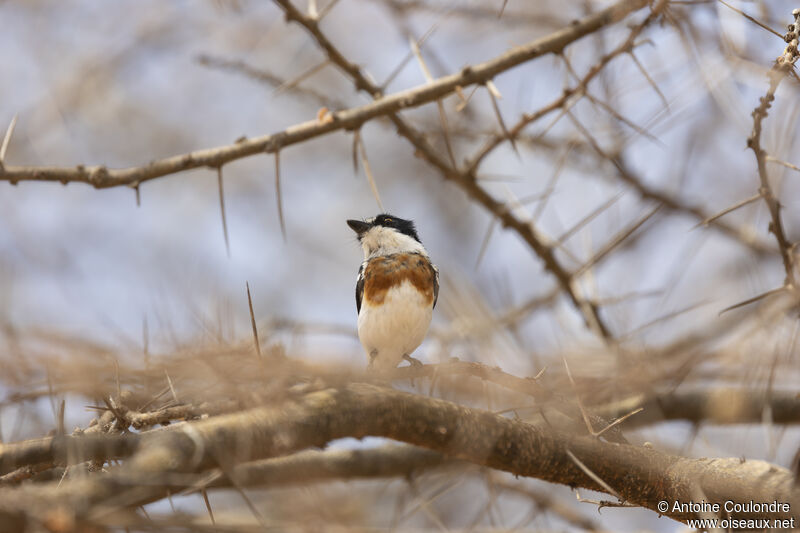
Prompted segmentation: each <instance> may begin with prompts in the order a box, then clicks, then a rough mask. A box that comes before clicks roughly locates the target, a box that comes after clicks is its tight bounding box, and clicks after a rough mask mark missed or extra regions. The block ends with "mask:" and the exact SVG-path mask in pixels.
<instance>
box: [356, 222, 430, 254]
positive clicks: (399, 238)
mask: <svg viewBox="0 0 800 533" xmlns="http://www.w3.org/2000/svg"><path fill="white" fill-rule="evenodd" d="M361 247H362V248H363V249H364V260H365V261H366V260H368V259H372V258H373V257H380V256H382V255H389V254H398V253H419V254H422V255H425V256H427V255H428V252H427V251H426V250H425V247H424V246H422V244H421V243H419V242H418V241H417V240H415V239H414V238H413V237H409V236H408V235H406V234H404V233H400V232H399V231H396V230H394V229H392V228H387V227H384V226H374V227H372V228H370V229H368V230H367V232H366V233H364V235H362V236H361Z"/></svg>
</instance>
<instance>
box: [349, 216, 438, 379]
mask: <svg viewBox="0 0 800 533" xmlns="http://www.w3.org/2000/svg"><path fill="white" fill-rule="evenodd" d="M347 225H348V226H350V228H352V229H353V231H355V232H356V234H358V240H359V242H360V243H361V247H362V248H363V249H364V262H363V263H361V268H359V269H358V278H357V282H356V309H357V310H358V338H359V339H360V340H361V345H362V346H364V351H366V352H367V357H368V359H369V367H368V368H370V369H374V370H388V369H392V368H395V367H397V365H398V364H400V361H402V360H403V359H405V360H406V361H408V362H409V363H411V364H412V365H420V364H422V363H420V362H419V361H418V360H417V359H414V358H413V357H411V353H412V352H413V351H414V350H416V349H417V347H418V346H419V345H420V344H421V343H422V341H423V339H424V338H425V334H426V333H427V332H428V326H429V325H430V323H431V315H432V314H433V308H434V307H436V300H437V299H438V297H439V270H438V269H437V268H436V266H435V265H434V264H433V263H431V260H430V258H429V257H428V252H427V251H426V250H425V247H424V246H422V243H421V242H420V240H419V236H418V235H417V230H416V228H415V227H414V223H413V222H411V221H410V220H403V219H402V218H397V217H395V216H392V215H387V214H381V215H378V216H376V217H374V218H370V219H367V220H364V221H361V220H348V221H347Z"/></svg>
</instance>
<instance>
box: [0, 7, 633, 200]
mask: <svg viewBox="0 0 800 533" xmlns="http://www.w3.org/2000/svg"><path fill="white" fill-rule="evenodd" d="M283 4H285V5H282V6H281V7H284V8H291V10H293V11H295V12H297V13H298V14H299V11H297V10H296V9H295V8H294V6H291V4H289V3H288V2H283ZM646 4H647V1H646V0H623V1H621V2H618V3H617V4H614V5H613V6H611V7H609V8H607V9H604V10H602V11H599V12H597V13H595V14H592V15H590V16H587V17H584V18H583V19H581V20H579V21H577V22H576V23H575V24H573V25H571V26H569V27H568V28H564V29H562V30H560V31H557V32H554V33H553V34H551V35H548V36H546V37H543V38H541V39H536V40H534V41H531V42H530V43H528V44H526V45H522V46H518V47H515V48H512V49H510V50H508V51H507V52H505V53H504V54H502V55H500V56H498V57H496V58H494V59H491V60H489V61H485V62H483V63H480V64H478V65H475V66H467V67H464V68H463V69H462V70H461V72H459V73H457V74H451V75H449V76H444V77H442V78H438V79H436V80H434V81H433V82H431V83H427V84H425V85H421V86H418V87H414V88H411V89H408V90H405V91H400V92H398V93H394V94H392V95H388V96H383V95H382V94H376V92H375V91H374V90H370V89H375V87H374V86H373V85H372V84H369V85H367V84H365V83H364V81H365V80H366V78H364V77H363V76H361V75H360V71H359V68H358V67H357V66H356V65H355V64H354V63H351V62H350V61H348V60H347V59H346V58H345V57H344V56H343V55H341V54H340V53H339V52H338V51H337V50H336V49H335V48H333V47H328V48H326V49H325V51H326V53H327V54H328V57H329V59H330V60H331V61H332V62H334V63H336V64H337V65H338V66H339V67H340V68H342V69H343V70H344V71H345V72H346V73H347V74H348V75H350V76H351V77H353V79H354V81H355V82H356V85H357V87H358V88H359V89H360V90H364V91H367V92H368V93H370V94H371V95H372V96H373V97H375V98H376V100H375V101H374V102H371V103H369V104H367V105H364V106H361V107H357V108H353V109H348V110H344V111H337V112H335V113H331V114H330V115H329V117H330V118H331V119H332V120H311V121H308V122H303V123H302V124H297V125H295V126H292V127H290V128H288V129H286V130H284V131H281V132H278V133H274V134H271V135H262V136H260V137H255V138H253V139H241V140H240V141H239V142H236V143H234V144H232V145H228V146H220V147H217V148H208V149H204V150H197V151H194V152H189V153H187V154H183V155H176V156H172V157H167V158H165V159H159V160H156V161H153V162H151V163H149V164H147V165H144V166H141V167H130V168H121V169H109V168H107V167H106V166H104V165H97V166H86V165H78V166H76V167H28V166H10V165H3V166H0V180H3V181H9V182H11V183H17V182H20V181H59V182H61V183H69V182H83V183H88V184H90V185H92V186H94V187H97V188H108V187H118V186H125V185H127V186H131V187H135V186H137V185H139V184H140V183H143V182H145V181H148V180H152V179H156V178H160V177H163V176H167V175H170V174H175V173H177V172H182V171H185V170H190V169H194V168H202V167H211V168H217V167H220V166H222V165H224V164H226V163H229V162H231V161H234V160H237V159H242V158H244V157H248V156H252V155H256V154H261V153H265V152H266V153H273V152H276V151H278V150H280V149H281V148H284V147H286V146H290V145H292V144H297V143H299V142H303V141H306V140H308V139H311V138H314V137H319V136H321V135H325V134H327V133H331V132H333V131H338V130H342V129H345V130H352V129H357V128H358V127H360V126H361V125H362V124H364V123H365V122H367V121H369V120H371V119H373V118H375V117H379V116H384V115H388V114H392V113H396V112H398V111H400V110H402V109H408V108H412V107H418V106H421V105H423V104H426V103H429V102H433V101H436V100H439V99H441V98H444V97H445V96H447V95H449V94H452V93H453V92H455V91H456V90H457V89H459V88H462V87H467V86H470V85H474V84H481V83H485V82H486V81H488V80H491V79H492V78H494V77H495V76H497V75H498V74H500V73H502V72H505V71H506V70H509V69H511V68H513V67H515V66H517V65H520V64H522V63H524V62H526V61H530V60H531V59H535V58H537V57H540V56H543V55H545V54H549V53H556V52H559V51H561V50H563V48H564V47H565V46H567V45H568V44H569V43H571V42H573V41H575V40H577V39H580V38H581V37H583V36H584V35H587V34H589V33H591V32H593V31H596V30H598V29H600V28H603V27H605V26H606V25H608V24H611V23H613V22H616V21H619V20H621V19H623V18H624V17H625V16H626V15H627V14H629V13H631V12H633V11H635V10H637V9H640V8H641V7H643V6H644V5H646ZM287 16H290V18H294V17H292V16H291V15H288V12H287ZM300 16H301V17H303V19H304V21H305V22H307V23H309V24H311V26H309V27H313V28H315V29H316V30H317V31H318V27H317V21H316V20H315V19H313V18H311V17H305V16H303V15H302V14H300Z"/></svg>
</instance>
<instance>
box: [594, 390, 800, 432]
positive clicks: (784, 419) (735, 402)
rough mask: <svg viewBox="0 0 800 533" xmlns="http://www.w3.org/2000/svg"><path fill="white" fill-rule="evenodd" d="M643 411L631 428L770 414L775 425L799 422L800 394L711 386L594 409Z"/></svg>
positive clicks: (754, 419)
mask: <svg viewBox="0 0 800 533" xmlns="http://www.w3.org/2000/svg"><path fill="white" fill-rule="evenodd" d="M639 407H642V408H644V410H643V411H642V412H641V413H639V414H637V415H636V416H634V417H631V419H630V420H629V421H628V422H626V424H625V427H626V428H628V429H630V428H632V427H636V426H646V425H652V424H657V423H659V422H664V421H666V420H684V421H686V422H692V423H695V424H760V423H762V422H764V420H765V413H766V412H768V413H769V420H770V422H772V423H773V424H800V397H798V396H797V394H795V393H792V392H766V391H752V390H740V389H708V390H697V391H688V392H672V393H665V394H655V395H650V396H647V395H643V396H637V397H633V398H629V399H627V400H624V401H621V402H617V403H614V404H611V405H606V406H604V407H601V408H600V409H598V410H596V411H595V412H596V413H597V414H598V415H600V416H602V417H604V418H607V419H614V418H617V417H619V416H623V415H625V414H627V413H629V412H631V411H632V410H633V409H637V408H639Z"/></svg>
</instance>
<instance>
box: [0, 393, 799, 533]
mask: <svg viewBox="0 0 800 533" xmlns="http://www.w3.org/2000/svg"><path fill="white" fill-rule="evenodd" d="M366 436H380V437H386V438H390V439H395V440H399V441H403V442H406V443H409V444H414V445H417V446H422V447H425V448H428V449H430V450H435V451H438V452H441V453H443V454H445V455H447V456H450V457H454V458H458V459H462V460H466V461H469V462H472V463H475V464H479V465H483V466H488V467H491V468H495V469H498V470H504V471H507V472H511V473H514V474H516V475H520V476H528V477H537V478H540V479H543V480H546V481H550V482H554V483H561V484H566V485H569V486H571V487H585V488H589V489H592V490H599V491H601V492H607V491H608V488H606V487H609V488H611V489H612V490H613V491H614V492H616V493H618V494H619V495H620V496H621V497H622V498H624V499H625V501H626V502H628V503H632V504H635V505H640V506H643V507H647V508H649V509H653V510H658V504H659V502H660V501H662V500H666V501H669V502H674V501H693V498H694V497H695V496H696V495H697V494H700V493H702V494H703V495H704V496H705V498H706V499H707V500H708V501H720V502H721V501H726V500H732V501H736V502H745V501H751V500H752V501H759V502H771V501H773V500H777V501H779V502H787V503H788V504H789V505H790V506H791V508H792V510H791V511H789V512H780V511H779V512H753V513H747V514H744V513H742V512H733V513H732V514H731V515H730V517H731V518H749V519H754V518H769V519H774V518H792V517H795V518H796V519H797V518H798V517H800V515H798V511H797V509H800V488H798V487H796V486H794V485H793V479H792V475H791V474H790V473H789V472H788V471H786V470H784V469H782V468H779V467H776V466H773V465H770V464H769V463H765V462H762V461H742V460H741V459H739V458H732V459H687V458H683V457H678V456H673V455H668V454H664V453H660V452H658V451H656V450H653V449H651V448H647V447H639V446H631V445H624V444H612V443H606V442H603V441H600V440H597V439H593V438H589V437H575V436H571V435H566V434H561V433H558V432H555V431H552V430H550V429H549V428H544V427H536V426H532V425H529V424H526V423H524V422H522V421H519V420H512V419H508V418H504V417H502V416H499V415H495V414H492V413H490V412H487V411H482V410H478V409H471V408H467V407H463V406H460V405H457V404H454V403H451V402H447V401H444V400H439V399H434V398H428V397H422V396H417V395H413V394H409V393H405V392H400V391H394V390H390V389H385V388H381V387H375V386H372V385H366V384H351V385H347V386H343V387H338V388H333V389H326V390H322V391H317V392H314V393H311V394H308V395H306V396H304V397H302V398H300V399H298V400H297V401H294V402H288V403H287V404H284V405H281V406H280V407H264V408H256V409H251V410H249V411H245V412H241V413H236V414H228V415H222V416H219V417H214V418H211V419H208V420H204V421H198V422H192V423H186V424H184V425H183V427H182V430H181V431H166V432H160V433H156V434H153V435H151V436H148V437H142V438H143V439H144V438H146V439H147V443H146V445H142V446H140V447H139V448H138V450H137V451H136V453H135V455H134V456H133V457H132V458H131V459H130V460H129V461H128V462H126V463H125V464H124V465H123V466H122V467H120V468H118V469H115V470H114V471H112V472H110V473H109V474H106V475H104V476H92V477H91V478H88V479H76V480H75V481H66V482H65V484H66V485H64V484H62V486H61V487H60V489H57V488H56V484H55V483H51V484H47V485H44V486H38V487H21V488H20V489H0V519H3V518H6V517H11V518H15V519H17V520H19V514H20V512H21V511H20V510H24V511H23V512H25V513H31V512H41V511H42V510H43V509H47V508H51V507H52V506H59V507H64V508H67V509H70V512H73V513H75V514H76V515H77V516H78V517H81V518H82V517H85V513H87V511H88V509H89V506H92V505H97V504H103V505H105V506H109V507H112V508H113V507H117V506H120V507H122V506H135V505H137V504H139V503H140V502H141V501H142V499H143V498H145V497H150V496H151V494H152V490H153V484H154V481H155V480H161V479H164V480H169V479H170V478H169V476H172V475H175V476H177V478H178V479H179V480H180V479H181V477H180V474H188V473H195V474H197V473H199V472H202V471H203V470H205V469H208V468H216V467H221V468H222V469H223V471H230V468H232V466H233V464H232V462H233V461H238V462H241V461H250V460H254V459H259V458H269V457H277V456H282V455H286V454H289V453H292V452H295V451H299V450H302V449H305V448H308V447H313V446H324V445H325V444H327V443H328V442H330V441H332V440H334V439H338V438H343V437H356V438H361V437H366ZM576 458H577V459H578V460H579V461H580V464H577V462H576V461H575V459H576ZM587 471H588V472H591V474H592V475H589V474H588V473H587ZM597 479H601V480H602V482H603V483H602V484H600V483H598V482H597V481H596V480H597ZM183 482H184V483H185V482H186V481H185V479H184V481H183ZM170 483H171V482H170ZM165 488H166V487H165ZM660 512H661V514H665V515H667V516H669V517H671V518H673V519H676V520H682V521H685V520H687V519H689V518H694V515H693V513H689V512H673V511H672V509H670V510H669V511H667V512H663V510H662V511H660Z"/></svg>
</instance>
